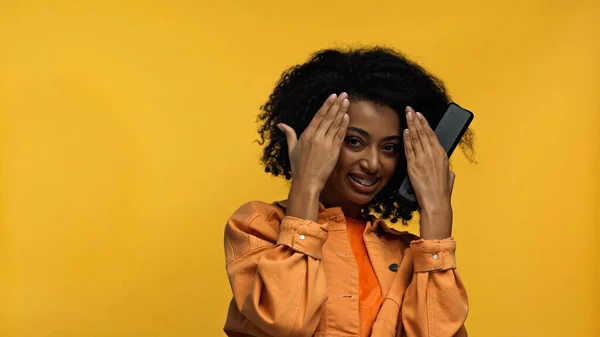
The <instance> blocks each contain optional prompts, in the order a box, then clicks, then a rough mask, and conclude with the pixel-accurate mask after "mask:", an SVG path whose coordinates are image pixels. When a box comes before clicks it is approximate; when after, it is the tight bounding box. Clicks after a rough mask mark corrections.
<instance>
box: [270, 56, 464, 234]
mask: <svg viewBox="0 0 600 337" xmlns="http://www.w3.org/2000/svg"><path fill="white" fill-rule="evenodd" d="M341 92H347V93H348V95H349V97H350V99H351V100H352V101H372V102H375V103H379V104H383V105H387V106H389V107H391V108H392V109H394V110H395V111H396V112H398V114H399V116H400V120H401V123H402V125H406V116H405V114H404V109H405V107H406V106H407V105H410V106H411V107H413V108H414V109H415V111H420V112H421V113H422V114H423V115H424V116H425V118H427V121H428V122H429V124H430V125H431V127H432V128H435V127H436V126H437V124H438V123H439V121H440V119H441V118H442V115H443V113H444V112H445V111H446V108H447V106H448V104H449V103H450V101H451V100H450V97H449V95H448V93H447V91H446V88H445V86H444V84H443V83H442V81H441V80H439V79H438V78H436V77H435V76H433V75H432V74H430V73H429V72H427V71H426V70H425V69H423V68H422V67H421V66H419V65H418V64H416V63H415V62H412V61H410V60H408V59H407V58H406V57H405V56H404V55H403V54H401V53H399V52H397V51H395V50H393V49H390V48H384V47H371V48H357V49H348V50H342V49H325V50H321V51H318V52H316V53H314V54H313V55H312V57H311V58H310V59H309V60H308V61H307V62H306V63H303V64H299V65H294V66H292V67H291V68H289V69H288V70H286V71H285V72H284V73H283V74H282V76H281V78H280V79H279V81H278V83H277V85H276V86H275V89H274V90H273V92H272V93H271V95H270V96H269V100H268V101H267V102H266V103H265V104H264V105H263V106H261V113H260V114H259V116H258V123H259V128H258V133H259V135H260V140H259V141H258V143H259V144H260V145H264V144H265V143H266V146H264V150H263V155H262V163H263V164H264V165H265V172H267V173H271V174H273V175H275V176H280V175H283V176H285V178H286V179H287V180H290V179H291V167H290V160H289V157H288V148H287V142H286V138H285V135H284V134H283V132H281V131H280V130H279V129H278V128H277V124H278V123H285V124H287V125H289V126H290V127H292V128H293V129H294V130H295V131H296V133H297V134H298V135H300V134H301V133H302V132H303V131H304V130H305V129H306V127H307V126H308V124H309V123H310V121H311V120H312V118H313V116H314V115H315V113H316V112H317V110H319V108H320V107H321V105H322V104H323V102H324V101H325V99H327V97H328V96H329V95H331V94H332V93H337V94H339V93H341ZM473 139H474V134H473V132H472V130H470V129H468V130H467V132H466V133H465V135H464V136H463V139H462V140H461V143H460V145H459V146H460V147H461V149H462V150H463V152H464V153H465V155H466V156H467V158H468V159H469V160H470V161H471V162H473V161H474V159H473V158H474V148H473ZM406 174H407V169H406V158H405V157H404V155H403V152H402V153H401V156H400V158H399V162H398V165H397V169H396V172H395V173H394V176H393V178H392V179H391V180H390V182H388V184H387V185H386V186H385V187H384V188H383V189H382V190H381V191H380V192H379V193H378V194H377V195H376V196H375V198H374V199H373V200H372V201H371V202H370V203H369V204H367V205H364V206H363V214H368V213H371V212H374V213H377V214H379V215H380V217H381V218H383V219H389V218H391V222H393V223H395V222H396V221H397V220H398V218H402V220H403V223H404V224H406V223H407V222H408V221H409V220H410V219H412V212H411V211H410V210H408V209H405V208H404V207H401V206H400V205H399V204H398V203H397V202H396V191H397V190H398V188H399V187H400V184H401V183H402V179H403V178H404V177H405V176H406Z"/></svg>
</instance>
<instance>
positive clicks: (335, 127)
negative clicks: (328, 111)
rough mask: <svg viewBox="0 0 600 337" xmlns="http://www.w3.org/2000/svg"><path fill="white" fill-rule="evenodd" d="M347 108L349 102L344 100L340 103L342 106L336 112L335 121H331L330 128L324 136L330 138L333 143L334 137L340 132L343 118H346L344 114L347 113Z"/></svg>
mask: <svg viewBox="0 0 600 337" xmlns="http://www.w3.org/2000/svg"><path fill="white" fill-rule="evenodd" d="M349 106H350V100H348V99H347V98H345V99H344V100H343V101H342V106H341V107H340V110H339V111H338V113H337V115H336V116H335V119H334V120H333V123H332V124H331V127H330V128H329V130H328V131H327V134H326V135H327V136H330V137H331V138H332V139H333V140H334V141H335V137H336V136H337V134H338V133H339V131H340V127H341V126H342V121H343V119H344V116H346V113H347V112H348V107H349Z"/></svg>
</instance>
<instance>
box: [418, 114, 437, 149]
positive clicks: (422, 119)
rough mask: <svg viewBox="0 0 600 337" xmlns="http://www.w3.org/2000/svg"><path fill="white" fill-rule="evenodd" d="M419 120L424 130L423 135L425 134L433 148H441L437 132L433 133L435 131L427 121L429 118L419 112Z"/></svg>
mask: <svg viewBox="0 0 600 337" xmlns="http://www.w3.org/2000/svg"><path fill="white" fill-rule="evenodd" d="M417 119H418V120H419V122H421V128H422V129H423V133H424V134H425V136H426V138H427V140H428V142H429V144H430V145H432V146H438V145H439V147H441V144H440V142H439V140H438V138H437V136H436V135H435V132H434V131H433V129H432V128H431V126H430V125H429V122H428V121H427V118H425V117H424V116H423V114H421V113H420V112H417Z"/></svg>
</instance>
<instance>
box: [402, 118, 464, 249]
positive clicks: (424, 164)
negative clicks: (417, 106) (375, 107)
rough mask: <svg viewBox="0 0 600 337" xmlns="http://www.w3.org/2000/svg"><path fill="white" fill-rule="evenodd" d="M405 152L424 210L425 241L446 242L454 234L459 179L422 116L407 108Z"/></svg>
mask: <svg viewBox="0 0 600 337" xmlns="http://www.w3.org/2000/svg"><path fill="white" fill-rule="evenodd" d="M406 121H407V123H408V129H405V130H404V152H405V153H406V162H407V165H408V176H409V178H410V182H411V184H412V187H413V190H414V191H415V194H416V196H417V201H418V202H419V205H420V207H421V238H423V239H445V238H448V237H450V236H451V234H452V205H451V201H450V199H451V197H452V189H453V187H454V178H455V175H454V173H453V172H452V171H450V169H449V166H448V155H447V154H446V151H445V150H444V148H443V147H442V146H441V145H440V142H439V141H438V139H437V137H436V135H435V133H434V131H433V130H432V129H431V127H430V126H429V123H427V120H426V119H425V118H424V117H423V115H422V114H421V113H418V112H417V113H415V111H414V110H413V109H412V108H411V107H407V108H406Z"/></svg>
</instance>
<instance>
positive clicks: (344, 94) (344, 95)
mask: <svg viewBox="0 0 600 337" xmlns="http://www.w3.org/2000/svg"><path fill="white" fill-rule="evenodd" d="M347 97H348V94H347V93H345V92H343V93H341V94H340V99H344V98H347Z"/></svg>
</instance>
